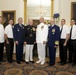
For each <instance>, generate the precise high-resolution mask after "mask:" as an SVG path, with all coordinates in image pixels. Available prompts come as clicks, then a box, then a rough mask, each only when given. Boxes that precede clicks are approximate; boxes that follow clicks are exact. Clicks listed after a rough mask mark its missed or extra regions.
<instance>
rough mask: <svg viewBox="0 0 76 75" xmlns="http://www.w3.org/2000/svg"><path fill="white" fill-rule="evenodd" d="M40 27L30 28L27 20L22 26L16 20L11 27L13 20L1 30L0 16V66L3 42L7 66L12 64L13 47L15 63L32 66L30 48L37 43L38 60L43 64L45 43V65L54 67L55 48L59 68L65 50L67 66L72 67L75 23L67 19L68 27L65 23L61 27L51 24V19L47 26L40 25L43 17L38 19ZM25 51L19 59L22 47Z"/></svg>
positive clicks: (75, 51) (75, 59)
mask: <svg viewBox="0 0 76 75" xmlns="http://www.w3.org/2000/svg"><path fill="white" fill-rule="evenodd" d="M39 21H40V24H39V25H37V28H36V27H35V26H34V25H33V20H32V19H29V21H28V25H27V26H25V25H23V19H22V18H21V17H20V18H18V24H15V25H13V19H10V20H9V22H8V23H9V24H8V25H7V26H6V27H5V29H4V27H3V25H2V17H1V16H0V64H1V62H2V60H3V51H4V50H3V49H4V42H5V46H6V55H7V60H8V62H9V63H12V62H13V48H14V43H15V45H16V61H17V63H18V64H21V61H22V62H24V61H25V63H26V64H29V62H31V63H34V60H33V47H34V44H35V43H37V52H38V59H39V60H38V61H36V63H37V64H38V63H40V64H41V65H44V63H45V57H46V56H45V55H46V51H45V47H46V44H47V46H48V50H49V59H50V61H49V65H50V66H52V65H54V64H55V58H56V49H57V48H58V46H59V52H60V53H59V54H60V56H59V57H60V62H58V63H60V64H61V65H64V64H66V62H67V49H69V60H68V63H73V64H72V65H73V66H75V65H76V25H75V20H74V19H71V26H70V28H69V27H68V26H67V25H66V24H65V23H66V20H65V19H62V20H61V27H59V26H57V25H56V24H55V19H51V20H50V25H49V26H48V25H46V24H45V23H44V18H43V17H40V19H39ZM24 45H25V46H26V49H25V60H23V46H24Z"/></svg>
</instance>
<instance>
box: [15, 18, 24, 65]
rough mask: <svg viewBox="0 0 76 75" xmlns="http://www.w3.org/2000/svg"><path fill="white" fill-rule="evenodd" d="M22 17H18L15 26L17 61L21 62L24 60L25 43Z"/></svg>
mask: <svg viewBox="0 0 76 75" xmlns="http://www.w3.org/2000/svg"><path fill="white" fill-rule="evenodd" d="M22 21H23V20H22V18H21V17H20V18H19V19H18V24H16V25H15V26H14V41H15V44H16V61H17V63H18V64H20V61H22V60H23V44H24V25H23V24H22Z"/></svg>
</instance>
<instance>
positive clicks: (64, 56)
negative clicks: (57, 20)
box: [59, 39, 67, 63]
mask: <svg viewBox="0 0 76 75" xmlns="http://www.w3.org/2000/svg"><path fill="white" fill-rule="evenodd" d="M59 42H60V43H59V54H60V61H61V62H63V63H66V61H67V45H66V46H63V45H64V42H65V39H61V40H60V41H59Z"/></svg>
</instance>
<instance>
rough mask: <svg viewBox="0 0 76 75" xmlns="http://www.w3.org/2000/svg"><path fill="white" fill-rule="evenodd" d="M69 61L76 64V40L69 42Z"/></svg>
mask: <svg viewBox="0 0 76 75" xmlns="http://www.w3.org/2000/svg"><path fill="white" fill-rule="evenodd" d="M69 62H70V63H72V62H73V63H75V64H76V40H70V42H69Z"/></svg>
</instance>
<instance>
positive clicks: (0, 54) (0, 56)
mask: <svg viewBox="0 0 76 75" xmlns="http://www.w3.org/2000/svg"><path fill="white" fill-rule="evenodd" d="M3 51H4V43H0V61H2V60H3Z"/></svg>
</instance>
